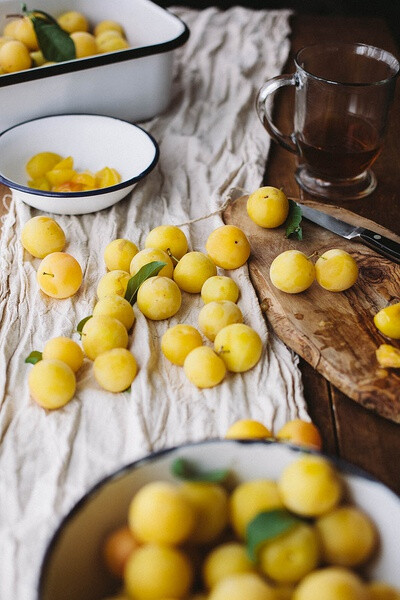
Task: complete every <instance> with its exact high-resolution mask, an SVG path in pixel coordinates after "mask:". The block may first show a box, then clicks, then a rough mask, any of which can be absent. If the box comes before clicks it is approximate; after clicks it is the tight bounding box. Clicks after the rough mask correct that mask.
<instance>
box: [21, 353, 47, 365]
mask: <svg viewBox="0 0 400 600" xmlns="http://www.w3.org/2000/svg"><path fill="white" fill-rule="evenodd" d="M42 358H43V356H42V353H41V352H39V350H33V351H32V352H31V353H30V354H29V356H27V357H26V359H25V362H26V363H30V364H31V365H36V363H38V362H39V361H40V360H42Z"/></svg>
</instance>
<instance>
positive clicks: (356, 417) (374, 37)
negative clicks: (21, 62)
mask: <svg viewBox="0 0 400 600" xmlns="http://www.w3.org/2000/svg"><path fill="white" fill-rule="evenodd" d="M336 40H342V41H347V42H361V43H368V44H373V45H375V46H379V47H381V48H384V49H386V50H389V51H391V52H393V53H394V54H395V55H396V56H397V57H398V56H399V51H398V48H397V47H396V44H395V42H394V40H393V38H392V37H391V34H390V32H389V29H388V27H387V25H386V24H385V22H384V21H383V20H380V19H375V18H349V17H317V16H308V15H307V16H306V15H303V16H296V17H295V18H293V20H292V52H291V55H290V57H289V61H288V65H287V70H286V71H285V72H287V73H289V72H290V73H291V72H293V71H294V64H293V55H294V53H295V52H296V51H297V50H298V49H299V48H301V47H302V46H305V45H308V44H312V43H316V42H320V41H336ZM399 85H400V84H399ZM277 118H278V119H279V121H278V122H279V124H280V126H281V128H282V130H283V131H286V132H290V131H291V130H292V119H291V116H290V107H289V103H288V102H282V100H281V101H280V102H278V114H277ZM390 123H391V125H390V127H389V131H388V135H387V140H386V145H385V147H384V150H383V152H382V154H381V156H380V157H379V159H378V160H377V162H376V163H375V165H374V172H375V173H376V175H377V178H378V181H379V185H378V187H377V189H376V190H375V192H374V193H373V194H371V195H370V196H369V197H368V198H366V199H363V200H357V201H354V200H352V201H351V203H350V202H347V203H345V204H343V205H342V206H344V207H345V208H347V209H349V210H351V211H353V212H355V213H358V214H360V215H363V216H365V217H368V218H369V219H372V220H373V221H376V222H377V223H380V224H382V225H384V226H385V227H387V228H388V229H391V230H392V231H394V232H395V233H397V234H400V191H399V190H400V88H399V87H398V88H397V94H396V98H395V104H394V106H393V110H392V114H391V121H390ZM296 164H297V162H296V156H295V155H294V154H291V153H290V152H287V151H286V150H284V149H282V148H281V147H279V146H278V145H277V144H275V143H273V144H272V148H271V152H270V154H269V159H268V162H267V166H266V172H265V177H264V182H265V184H267V185H272V186H276V187H283V188H284V190H285V192H286V194H287V195H288V196H291V197H300V198H302V199H312V198H311V196H308V195H307V194H305V193H304V192H302V191H301V190H300V189H299V187H298V185H297V183H296V181H295V178H294V172H295V169H296ZM332 204H333V202H332ZM301 371H302V374H303V382H304V389H305V398H306V401H307V405H308V408H309V414H310V417H311V418H312V420H313V421H314V423H315V424H316V425H317V426H318V427H319V428H320V430H321V432H322V434H323V440H324V449H325V451H327V452H329V453H332V454H334V455H338V456H341V457H343V458H345V459H347V460H349V461H351V462H352V463H354V464H356V465H358V466H359V467H362V468H363V469H365V470H367V471H369V472H370V473H371V474H373V475H375V476H376V477H377V478H378V479H380V480H381V481H383V482H384V483H385V484H387V485H388V486H389V487H391V488H392V489H393V490H394V491H395V492H397V493H398V494H400V466H399V465H400V425H398V424H395V423H393V422H391V421H388V420H386V419H383V418H382V417H380V416H377V415H376V414H373V413H372V412H370V411H368V410H366V409H364V408H363V407H361V406H360V405H359V404H357V403H355V402H354V401H353V400H351V399H349V398H347V397H346V396H345V395H343V394H342V393H341V392H340V391H339V390H337V389H336V388H335V387H333V386H332V385H330V383H329V382H328V381H327V380H326V379H324V378H323V377H322V376H321V375H320V374H319V373H317V372H316V371H315V370H314V369H313V368H312V367H311V366H310V365H309V364H308V363H306V362H305V361H303V360H302V361H301ZM399 394H400V389H399Z"/></svg>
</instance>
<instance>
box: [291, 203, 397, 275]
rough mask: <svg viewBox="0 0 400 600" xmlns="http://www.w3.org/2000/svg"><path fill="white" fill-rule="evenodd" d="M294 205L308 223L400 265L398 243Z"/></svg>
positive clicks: (324, 214)
mask: <svg viewBox="0 0 400 600" xmlns="http://www.w3.org/2000/svg"><path fill="white" fill-rule="evenodd" d="M296 204H297V206H298V207H299V208H300V209H301V213H302V216H303V217H304V218H305V219H308V221H312V222H313V223H316V225H320V226H321V227H323V228H324V229H328V230H329V231H332V233H336V235H340V236H341V237H343V238H346V239H347V240H353V241H357V242H361V243H363V244H365V245H366V246H368V247H369V248H371V249H372V250H375V252H378V253H379V254H381V255H382V256H385V257H386V258H389V259H390V260H392V261H394V262H396V263H398V264H400V243H398V242H395V241H394V240H391V239H389V238H387V237H385V236H384V235H381V234H380V233H377V232H375V231H371V230H370V229H366V228H365V227H356V226H355V225H351V224H350V223H346V222H345V221H342V220H341V219H338V218H336V217H332V216H331V215H328V214H327V213H324V212H322V211H321V210H317V209H315V208H311V207H310V206H305V205H304V204H300V203H299V202H296Z"/></svg>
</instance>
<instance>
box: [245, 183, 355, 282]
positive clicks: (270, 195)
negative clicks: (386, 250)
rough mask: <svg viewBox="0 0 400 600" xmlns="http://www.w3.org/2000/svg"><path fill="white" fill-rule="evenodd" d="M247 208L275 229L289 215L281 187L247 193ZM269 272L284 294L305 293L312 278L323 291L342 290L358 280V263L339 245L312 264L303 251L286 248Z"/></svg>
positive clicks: (254, 218) (261, 223)
mask: <svg viewBox="0 0 400 600" xmlns="http://www.w3.org/2000/svg"><path fill="white" fill-rule="evenodd" d="M246 208H247V213H248V215H249V217H250V218H251V219H252V221H254V223H256V224H257V225H259V226H260V227H264V228H266V229H275V228H277V227H280V226H281V225H283V224H284V223H285V221H286V219H287V217H288V214H289V200H288V198H287V196H286V195H285V193H284V192H283V191H282V190H279V189H277V188H274V187H271V186H265V187H261V188H259V189H258V190H256V191H255V192H253V193H252V194H250V195H249V197H248V199H247V205H246ZM269 274H270V279H271V282H272V284H273V285H274V286H275V287H276V288H277V289H278V290H281V291H282V292H286V293H287V294H298V293H300V292H304V291H305V290H307V289H308V288H309V287H310V286H311V285H312V284H313V282H314V281H315V280H316V281H317V283H319V285H320V286H321V287H323V288H324V289H325V290H329V291H331V292H343V291H344V290H347V289H349V288H350V287H351V286H352V285H354V284H355V282H356V281H357V278H358V266H357V263H356V261H355V260H354V258H353V257H352V256H351V255H350V254H349V253H348V252H346V251H344V250H342V249H339V248H333V249H331V250H327V251H326V252H324V253H323V254H321V255H320V256H319V257H318V260H317V261H316V263H315V265H314V263H313V261H312V257H308V256H306V254H304V252H301V251H300V250H286V251H285V252H282V253H281V254H279V255H278V256H277V257H276V258H275V259H274V260H273V261H272V264H271V266H270V273H269Z"/></svg>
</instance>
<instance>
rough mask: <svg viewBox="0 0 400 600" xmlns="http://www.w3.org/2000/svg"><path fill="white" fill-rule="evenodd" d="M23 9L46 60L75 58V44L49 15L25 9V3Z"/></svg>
mask: <svg viewBox="0 0 400 600" xmlns="http://www.w3.org/2000/svg"><path fill="white" fill-rule="evenodd" d="M23 10H24V12H26V15H27V16H28V17H29V18H30V20H31V21H32V24H33V28H34V30H35V33H36V37H37V40H38V44H39V48H40V50H41V51H42V54H43V56H44V57H45V59H46V60H48V61H52V62H62V61H64V60H72V59H74V58H76V51H75V44H74V42H73V40H72V39H71V37H70V35H69V33H67V32H66V31H64V29H62V28H61V27H60V26H59V24H58V23H57V21H56V20H55V19H54V18H53V17H52V16H51V15H49V14H48V13H46V12H44V11H41V10H33V11H27V10H26V6H25V5H24V6H23Z"/></svg>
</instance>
